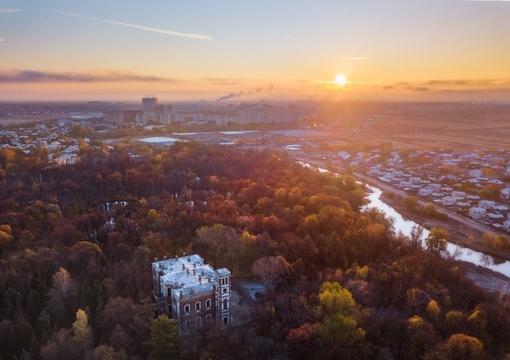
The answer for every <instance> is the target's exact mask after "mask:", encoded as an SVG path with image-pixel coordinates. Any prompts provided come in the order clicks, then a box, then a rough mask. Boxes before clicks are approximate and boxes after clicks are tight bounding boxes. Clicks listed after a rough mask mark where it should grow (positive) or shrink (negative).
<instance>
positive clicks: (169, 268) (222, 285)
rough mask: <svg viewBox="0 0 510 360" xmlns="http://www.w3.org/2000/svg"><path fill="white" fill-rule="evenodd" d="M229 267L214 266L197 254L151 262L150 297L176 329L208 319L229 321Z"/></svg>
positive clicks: (197, 324)
mask: <svg viewBox="0 0 510 360" xmlns="http://www.w3.org/2000/svg"><path fill="white" fill-rule="evenodd" d="M230 275H231V273H230V271H229V270H228V269H226V268H223V269H218V270H214V269H213V268H212V266H211V265H209V264H205V263H204V259H202V257H201V256H200V255H196V254H195V255H186V256H183V257H180V258H178V257H175V258H173V259H169V260H166V259H165V260H162V261H157V259H156V261H155V262H153V263H152V280H153V291H154V299H155V300H156V303H157V305H158V309H159V310H160V311H163V312H165V313H166V314H168V315H169V316H170V317H172V318H174V319H175V320H176V321H177V328H178V329H179V332H181V333H182V332H186V331H188V330H190V329H191V328H192V327H199V326H203V325H206V324H210V323H212V322H216V323H219V324H223V325H228V324H230V321H231V319H230V296H231V289H230V286H231V285H230Z"/></svg>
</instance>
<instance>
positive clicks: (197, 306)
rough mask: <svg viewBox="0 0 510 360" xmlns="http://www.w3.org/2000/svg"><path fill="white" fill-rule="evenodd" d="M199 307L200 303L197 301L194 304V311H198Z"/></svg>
mask: <svg viewBox="0 0 510 360" xmlns="http://www.w3.org/2000/svg"><path fill="white" fill-rule="evenodd" d="M200 306H201V302H200V301H197V302H196V303H195V310H196V311H200Z"/></svg>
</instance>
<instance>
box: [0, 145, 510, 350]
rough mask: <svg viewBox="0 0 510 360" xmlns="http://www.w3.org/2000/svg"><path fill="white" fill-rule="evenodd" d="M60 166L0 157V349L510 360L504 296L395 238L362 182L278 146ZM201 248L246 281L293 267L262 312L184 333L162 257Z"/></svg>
mask: <svg viewBox="0 0 510 360" xmlns="http://www.w3.org/2000/svg"><path fill="white" fill-rule="evenodd" d="M80 151H81V153H80V159H81V160H80V161H79V162H78V163H77V164H76V165H72V166H63V167H60V168H44V166H45V165H43V163H42V162H40V161H38V158H37V156H35V155H26V154H25V153H24V152H22V151H16V150H11V149H4V150H0V209H1V210H0V251H1V258H0V301H1V303H0V319H1V321H0V357H1V359H4V360H10V359H25V360H26V359H45V360H46V359H78V358H86V359H148V358H152V359H166V358H181V359H204V360H205V359H467V358H473V359H503V358H505V355H506V353H507V352H508V350H509V345H510V340H509V339H510V316H509V315H510V314H509V308H508V304H507V301H506V300H507V299H506V298H505V297H500V296H499V295H498V294H488V293H486V292H484V291H483V290H481V289H480V288H478V287H477V286H475V285H474V284H473V283H472V282H471V281H470V280H468V279H467V278H466V277H465V276H464V274H463V273H462V271H461V270H460V269H459V267H458V266H457V264H456V263H455V261H453V260H446V259H442V258H441V257H439V256H438V255H437V254H436V253H435V252H434V251H430V252H427V251H425V250H423V249H422V248H421V247H420V246H419V245H418V244H416V242H412V241H410V240H409V239H406V238H400V237H398V236H395V235H394V234H393V232H392V224H391V222H390V221H388V220H387V219H386V218H385V217H384V215H383V214H382V213H379V212H377V211H376V210H371V211H368V212H362V211H361V210H360V207H361V206H362V205H363V203H364V197H365V193H364V191H363V190H362V188H361V187H360V185H358V184H357V183H356V181H355V180H354V178H352V177H351V176H348V175H345V176H344V175H341V176H333V175H331V174H327V173H322V174H321V173H317V172H314V171H313V170H311V169H309V168H305V167H303V166H301V165H299V164H297V163H296V162H295V161H294V160H293V159H291V158H289V157H288V155H286V154H285V153H281V152H276V151H272V150H269V149H267V150H264V151H262V152H259V151H253V150H248V151H240V150H235V149H233V148H230V147H223V146H208V145H203V144H199V143H192V142H191V143H177V144H176V145H174V146H172V147H169V148H167V149H162V148H151V147H149V146H146V145H141V144H138V145H133V144H117V145H116V147H115V149H114V150H111V151H110V152H109V153H108V152H106V151H105V150H104V149H96V148H94V147H88V148H82V149H81V150H80ZM183 252H186V253H199V254H200V255H201V256H203V258H204V259H205V261H206V262H208V263H209V264H211V265H212V266H214V267H215V268H219V267H227V268H229V269H230V270H231V271H232V274H233V277H234V278H250V277H252V276H253V274H252V266H253V265H254V264H255V263H256V262H257V260H259V259H261V258H269V259H274V260H275V261H277V263H278V264H280V265H281V266H282V268H283V271H282V273H281V275H280V276H278V278H276V279H272V280H273V281H272V282H271V286H270V287H269V291H268V293H267V294H266V296H265V297H264V298H263V299H261V300H259V301H258V302H257V303H256V304H255V305H254V308H253V309H252V310H251V317H250V320H249V321H248V322H246V323H243V324H237V325H233V326H231V327H216V326H215V325H211V326H204V327H201V328H199V329H196V330H194V331H193V332H192V333H191V334H187V335H183V336H181V337H178V336H177V334H176V329H175V324H174V323H173V322H172V321H169V320H168V319H167V318H166V317H164V316H158V315H159V314H157V313H156V309H155V305H154V302H153V300H152V275H151V267H150V264H151V262H152V261H153V260H154V258H155V257H158V258H159V259H161V258H163V257H164V256H168V257H171V256H174V255H176V254H179V255H181V254H182V253H183Z"/></svg>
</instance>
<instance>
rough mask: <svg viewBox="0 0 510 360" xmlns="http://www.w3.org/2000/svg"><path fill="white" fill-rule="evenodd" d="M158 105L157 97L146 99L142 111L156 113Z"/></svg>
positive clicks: (143, 101)
mask: <svg viewBox="0 0 510 360" xmlns="http://www.w3.org/2000/svg"><path fill="white" fill-rule="evenodd" d="M157 104H158V98H156V97H144V98H143V99H142V110H143V112H146V113H154V112H156V105H157Z"/></svg>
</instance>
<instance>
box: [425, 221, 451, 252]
mask: <svg viewBox="0 0 510 360" xmlns="http://www.w3.org/2000/svg"><path fill="white" fill-rule="evenodd" d="M449 241H450V234H449V233H448V231H447V230H446V229H443V228H441V229H438V228H432V229H430V234H429V236H427V238H426V239H425V247H426V249H427V251H429V252H431V253H433V254H436V255H441V254H442V253H444V252H445V251H446V247H447V245H448V242H449Z"/></svg>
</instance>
